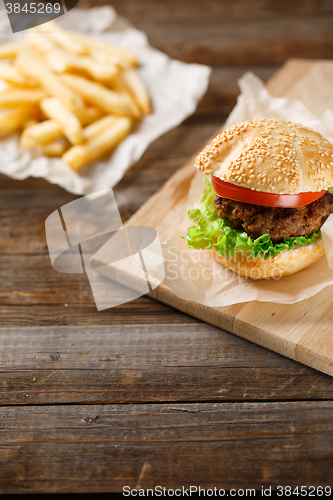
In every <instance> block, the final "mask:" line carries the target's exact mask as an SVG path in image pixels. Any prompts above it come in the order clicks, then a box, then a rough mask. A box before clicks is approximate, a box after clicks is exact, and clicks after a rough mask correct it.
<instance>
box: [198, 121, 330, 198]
mask: <svg viewBox="0 0 333 500" xmlns="http://www.w3.org/2000/svg"><path fill="white" fill-rule="evenodd" d="M195 167H196V168H197V169H198V170H200V171H202V172H204V173H205V174H207V175H215V176H216V177H219V178H220V179H222V180H224V181H227V182H230V183H232V184H235V185H237V186H242V187H247V188H250V189H253V190H256V191H262V192H266V193H273V194H298V193H303V192H309V191H310V192H316V191H321V190H323V189H327V188H329V187H331V186H333V145H332V144H331V143H330V142H329V141H328V140H327V139H325V138H324V137H323V136H322V135H320V134H319V133H318V132H314V131H313V130H311V129H309V128H307V127H303V125H299V124H292V123H291V122H285V121H282V120H269V119H255V120H250V121H247V122H244V123H241V124H239V125H235V126H233V127H231V128H229V129H228V130H225V131H224V132H223V133H222V134H219V135H218V136H217V137H216V138H215V139H214V140H213V142H212V143H211V144H210V145H208V146H207V147H206V148H205V149H204V150H203V151H202V153H201V154H200V155H199V156H198V158H197V160H196V164H195Z"/></svg>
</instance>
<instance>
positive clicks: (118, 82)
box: [112, 74, 142, 119]
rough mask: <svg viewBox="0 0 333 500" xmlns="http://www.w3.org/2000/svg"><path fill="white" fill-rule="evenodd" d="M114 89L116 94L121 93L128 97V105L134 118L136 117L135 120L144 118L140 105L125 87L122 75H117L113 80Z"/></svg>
mask: <svg viewBox="0 0 333 500" xmlns="http://www.w3.org/2000/svg"><path fill="white" fill-rule="evenodd" d="M112 88H113V90H115V91H116V92H119V93H120V94H123V95H126V99H127V100H128V104H129V106H130V108H131V111H132V114H133V116H135V118H138V119H140V118H142V113H141V111H140V109H139V107H138V105H137V104H136V102H135V101H134V99H133V97H132V96H131V94H130V93H129V91H128V88H127V86H126V85H125V83H124V80H123V79H122V76H121V74H118V75H116V76H115V77H114V78H113V79H112Z"/></svg>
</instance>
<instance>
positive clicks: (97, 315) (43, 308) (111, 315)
mask: <svg viewBox="0 0 333 500" xmlns="http://www.w3.org/2000/svg"><path fill="white" fill-rule="evenodd" d="M0 317H1V327H14V328H23V327H41V326H51V325H52V326H64V325H65V326H93V325H95V326H107V325H108V326H110V325H149V324H157V323H160V324H183V323H191V324H196V323H200V321H199V320H197V319H195V318H193V317H192V316H188V315H187V314H184V313H183V312H181V311H177V310H176V309H174V308H172V307H168V306H166V305H165V304H162V303H161V302H157V301H155V300H152V299H150V298H149V297H140V298H139V299H136V300H134V301H132V302H129V303H127V304H123V305H121V306H119V307H113V308H112V309H107V310H106V311H97V309H96V306H95V304H90V305H89V304H85V303H80V304H73V303H71V302H70V303H68V304H67V306H66V305H65V304H64V303H62V304H46V305H28V306H24V305H20V304H18V305H7V306H6V305H1V304H0Z"/></svg>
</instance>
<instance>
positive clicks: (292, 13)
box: [80, 0, 333, 66]
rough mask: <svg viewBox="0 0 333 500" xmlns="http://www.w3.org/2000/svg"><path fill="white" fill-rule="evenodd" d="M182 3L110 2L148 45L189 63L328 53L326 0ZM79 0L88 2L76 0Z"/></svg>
mask: <svg viewBox="0 0 333 500" xmlns="http://www.w3.org/2000/svg"><path fill="white" fill-rule="evenodd" d="M108 3H109V2H99V1H97V2H94V5H103V4H108ZM182 3H183V2H177V1H176V0H172V1H171V2H159V1H158V0H149V1H148V2H145V5H144V6H143V5H142V4H140V3H137V2H135V1H134V0H132V1H130V2H123V1H120V0H118V1H116V2H112V4H113V6H114V7H115V8H116V10H117V12H119V14H121V15H123V16H125V17H127V18H128V19H129V20H131V21H132V22H133V23H134V24H135V26H136V27H137V28H138V29H140V30H142V31H145V32H146V33H147V34H148V37H149V41H150V43H151V44H152V45H153V46H155V47H157V48H159V49H162V50H163V51H164V52H166V53H168V54H169V55H170V56H172V57H174V58H176V59H181V60H183V61H186V62H190V63H193V62H196V63H202V64H209V65H212V66H217V65H225V64H231V65H239V64H240V65H244V64H253V65H254V64H282V63H283V62H285V60H286V59H288V58H290V57H298V58H300V57H301V58H330V57H331V56H332V48H333V33H332V29H331V25H332V5H329V2H319V3H318V4H316V5H315V4H314V2H295V3H293V6H291V5H288V3H287V2H286V1H283V2H280V1H279V2H264V1H256V2H254V5H253V2H250V3H249V2H246V1H245V0H243V1H237V2H228V1H227V0H224V1H218V0H211V1H209V2H201V1H200V0H195V1H191V2H185V3H184V5H182ZM274 4H276V5H274ZM80 5H82V7H84V6H85V5H89V6H91V3H89V2H87V1H86V2H85V1H83V2H82V0H81V2H80ZM185 30H186V37H184V31H185Z"/></svg>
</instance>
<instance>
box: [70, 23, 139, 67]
mask: <svg viewBox="0 0 333 500" xmlns="http://www.w3.org/2000/svg"><path fill="white" fill-rule="evenodd" d="M72 34H73V35H74V37H73V38H75V39H76V40H77V41H78V42H81V44H82V47H84V48H85V51H86V52H89V53H90V52H104V53H105V54H109V55H111V56H117V57H118V58H119V59H121V60H125V61H127V62H128V63H129V64H130V65H131V66H137V65H138V58H137V56H136V54H134V52H132V51H131V50H129V49H126V48H125V47H119V46H118V45H113V44H111V43H108V42H104V41H103V40H98V39H97V38H93V37H91V36H89V35H83V34H82V33H79V32H78V31H73V32H72Z"/></svg>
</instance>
